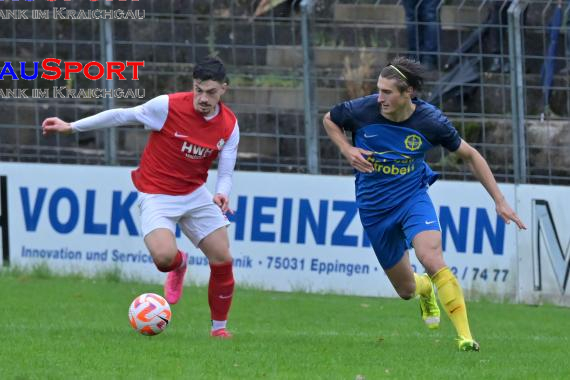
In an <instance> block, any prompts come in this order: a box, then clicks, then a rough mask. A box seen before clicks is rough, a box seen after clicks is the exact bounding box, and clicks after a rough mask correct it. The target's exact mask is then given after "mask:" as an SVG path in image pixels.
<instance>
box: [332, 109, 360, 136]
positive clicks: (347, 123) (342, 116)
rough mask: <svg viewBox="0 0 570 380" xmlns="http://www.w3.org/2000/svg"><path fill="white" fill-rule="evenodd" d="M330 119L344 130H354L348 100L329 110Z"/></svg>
mask: <svg viewBox="0 0 570 380" xmlns="http://www.w3.org/2000/svg"><path fill="white" fill-rule="evenodd" d="M330 115H331V120H332V122H333V123H335V124H336V125H338V126H339V127H340V128H342V129H344V130H346V131H351V132H352V131H354V130H355V127H354V126H355V123H354V117H353V115H352V103H351V102H350V101H348V102H344V103H340V104H337V105H336V106H334V107H333V109H331V111H330Z"/></svg>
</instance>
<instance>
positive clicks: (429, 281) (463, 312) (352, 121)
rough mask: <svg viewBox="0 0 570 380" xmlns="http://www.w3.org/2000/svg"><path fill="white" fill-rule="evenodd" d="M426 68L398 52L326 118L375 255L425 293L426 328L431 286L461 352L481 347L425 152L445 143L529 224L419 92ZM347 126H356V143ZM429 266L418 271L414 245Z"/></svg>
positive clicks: (401, 287)
mask: <svg viewBox="0 0 570 380" xmlns="http://www.w3.org/2000/svg"><path fill="white" fill-rule="evenodd" d="M423 73H424V68H423V67H422V66H421V65H420V64H419V63H418V62H416V61H413V60H411V59H408V58H403V57H399V58H396V59H394V60H393V61H392V62H391V64H390V65H388V66H386V67H385V68H384V69H382V71H381V73H380V76H379V78H378V94H374V95H369V96H365V97H363V98H358V99H354V100H350V101H347V102H344V103H341V104H338V105H336V106H335V107H334V108H333V109H332V110H331V111H330V112H329V113H327V114H326V115H325V117H324V119H323V124H324V127H325V130H326V132H327V134H328V136H329V137H330V139H331V140H332V141H333V142H334V143H335V144H336V145H337V147H338V148H339V149H340V151H341V153H342V154H343V156H344V157H345V158H346V159H347V160H348V162H349V163H350V165H351V166H352V167H353V168H354V169H356V170H355V172H356V183H355V185H356V203H357V207H358V210H359V214H360V219H361V221H362V225H363V226H364V229H365V231H366V234H367V235H368V237H369V238H370V241H371V243H372V247H373V249H374V252H375V253H376V257H377V258H378V261H379V262H380V265H382V268H383V269H384V271H385V273H386V275H387V276H388V278H389V280H390V282H391V283H392V285H393V286H394V289H395V290H396V292H397V293H398V295H399V296H400V297H401V298H403V299H405V300H408V299H411V298H414V297H415V296H419V298H420V309H421V313H422V319H423V320H424V322H425V323H426V325H427V327H429V328H431V329H434V328H438V327H439V321H440V311H439V307H438V305H437V300H436V297H435V292H434V289H433V285H435V287H436V288H437V294H438V296H439V300H440V303H441V305H442V306H443V308H444V309H445V311H446V313H447V315H448V316H449V318H450V319H451V321H452V322H453V325H454V326H455V329H456V331H457V335H458V338H457V340H458V346H459V349H460V350H462V351H479V344H478V343H477V342H476V341H475V340H474V339H473V337H472V335H471V331H470V329H469V322H468V320H467V309H466V307H465V300H464V298H463V292H462V290H461V285H460V284H459V282H458V281H457V278H456V277H455V276H454V275H453V273H452V272H451V271H450V269H449V268H448V267H447V266H446V264H445V262H444V260H443V253H442V247H441V230H440V226H439V220H438V218H437V214H436V212H435V208H434V206H433V203H432V201H431V199H430V197H429V195H428V193H427V190H428V187H429V186H430V185H431V184H433V183H434V182H435V180H436V179H437V174H436V173H434V172H433V171H432V170H431V169H430V167H429V166H428V165H427V163H426V162H425V160H424V159H425V154H426V152H427V151H428V150H430V149H431V148H433V147H435V146H437V145H441V146H443V147H444V148H446V149H447V150H449V151H450V152H454V153H455V154H457V155H458V156H459V157H460V158H461V159H463V161H464V162H466V163H467V164H468V166H469V167H470V169H471V172H472V173H473V175H474V176H475V177H476V178H477V179H478V180H479V181H480V182H481V184H482V185H483V186H484V187H485V189H486V190H487V192H488V193H489V195H490V196H491V197H492V198H493V200H494V201H495V206H496V211H497V213H498V214H499V215H500V216H501V218H502V219H503V220H504V221H505V222H506V223H507V224H508V223H510V221H513V222H515V224H516V225H517V226H518V227H519V228H521V229H526V227H525V225H524V224H523V223H522V221H521V220H520V219H519V217H518V216H517V214H516V213H515V212H514V211H513V209H512V208H511V207H510V206H509V204H508V203H507V201H506V200H505V198H504V196H503V194H502V193H501V191H500V190H499V187H498V186H497V182H496V181H495V178H494V177H493V173H492V172H491V169H490V168H489V165H488V164H487V162H486V161H485V159H484V158H483V157H482V156H481V155H480V154H479V152H477V150H475V149H474V148H473V147H471V146H470V145H469V144H468V143H467V142H465V141H464V140H462V139H461V138H460V137H459V135H458V133H457V131H456V130H455V128H454V127H453V126H452V125H451V123H450V122H449V120H448V119H447V118H446V117H445V116H444V115H443V113H442V112H441V110H439V109H438V108H436V107H434V106H433V105H431V104H428V103H426V102H424V101H423V100H420V99H418V98H416V97H415V96H414V93H415V91H417V90H420V89H421V86H422V84H423V80H424V78H423ZM344 131H350V132H351V133H352V142H353V145H351V144H350V143H349V141H348V139H347V138H346V136H345V134H344ZM412 247H413V248H414V251H415V254H416V257H417V258H418V260H419V261H420V263H421V264H422V265H423V266H424V268H425V270H426V272H427V273H425V274H423V275H419V274H417V273H414V272H413V271H412V267H411V265H410V258H409V254H408V250H409V249H410V248H412Z"/></svg>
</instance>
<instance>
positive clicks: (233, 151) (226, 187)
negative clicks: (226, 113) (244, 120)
mask: <svg viewBox="0 0 570 380" xmlns="http://www.w3.org/2000/svg"><path fill="white" fill-rule="evenodd" d="M238 143H239V125H238V123H237V120H236V124H235V126H234V130H233V132H232V134H231V136H230V138H229V139H228V141H227V142H226V144H225V145H224V147H223V148H222V150H221V151H220V158H219V160H218V180H217V182H216V194H224V195H227V196H229V195H230V191H231V189H232V177H233V174H234V167H235V166H236V159H237V150H238Z"/></svg>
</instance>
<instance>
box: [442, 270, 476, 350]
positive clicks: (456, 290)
mask: <svg viewBox="0 0 570 380" xmlns="http://www.w3.org/2000/svg"><path fill="white" fill-rule="evenodd" d="M432 281H433V283H434V284H435V287H436V288H437V294H438V296H439V301H440V302H441V304H442V305H443V308H444V309H445V311H446V313H447V315H448V316H449V319H451V322H452V323H453V325H454V326H455V330H457V334H458V335H461V336H462V337H464V338H466V339H473V337H472V336H471V331H470V330H469V321H468V320H467V308H466V307H465V300H464V298H463V291H462V290H461V285H459V281H457V278H455V276H454V275H453V273H451V271H450V270H449V268H448V267H443V268H442V269H440V270H439V271H438V272H437V273H436V274H434V275H433V276H432Z"/></svg>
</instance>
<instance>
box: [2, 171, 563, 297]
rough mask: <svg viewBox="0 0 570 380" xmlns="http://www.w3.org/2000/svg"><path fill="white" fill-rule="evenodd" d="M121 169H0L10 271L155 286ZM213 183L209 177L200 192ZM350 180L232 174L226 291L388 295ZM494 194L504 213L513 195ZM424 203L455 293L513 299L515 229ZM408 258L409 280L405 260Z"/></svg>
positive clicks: (197, 275)
mask: <svg viewBox="0 0 570 380" xmlns="http://www.w3.org/2000/svg"><path fill="white" fill-rule="evenodd" d="M130 171H131V169H130V168H120V167H93V166H73V165H41V164H9V163H1V164H0V175H1V176H4V177H5V178H6V184H7V196H8V202H7V204H8V210H7V211H8V219H9V225H8V228H9V244H10V249H9V251H10V255H9V256H10V265H18V266H24V267H26V266H30V265H34V264H38V263H42V262H45V263H47V265H49V266H50V268H52V269H53V270H55V271H59V272H83V273H86V274H93V273H95V272H97V271H106V270H117V269H118V270H120V271H121V273H122V274H123V275H124V276H125V277H132V278H137V279H141V280H145V281H149V282H162V281H163V279H164V275H163V274H162V273H160V272H158V270H156V269H155V267H154V265H153V263H152V260H151V258H150V256H149V255H148V251H147V250H146V248H145V246H144V242H143V239H142V236H140V228H139V215H138V206H137V193H136V190H135V189H134V187H133V185H132V183H131V181H130ZM215 178H216V173H215V171H214V172H212V173H211V174H210V179H209V182H208V187H210V188H213V185H214V183H215ZM353 182H354V180H353V178H352V177H336V176H310V175H292V174H274V173H271V174H268V173H253V172H236V173H235V175H234V187H233V192H232V197H231V201H232V207H233V208H234V209H235V210H236V212H235V214H234V216H233V217H232V218H231V219H232V224H231V226H230V227H229V236H230V242H231V249H232V254H233V256H234V260H235V261H234V263H235V275H236V280H237V282H238V283H241V284H242V285H243V284H248V285H254V286H256V287H260V288H263V289H274V290H281V291H291V290H303V291H309V292H335V293H343V294H353V295H369V296H396V293H395V291H394V290H393V289H392V286H391V285H390V283H389V281H388V280H387V277H386V276H385V275H384V273H383V271H382V269H381V267H380V266H379V264H378V262H377V260H376V257H375V255H374V253H373V251H372V248H371V247H370V243H369V241H368V239H367V237H366V236H365V234H364V232H363V230H362V226H361V224H360V220H359V217H358V213H357V210H356V206H355V202H354V184H353ZM501 189H502V191H503V193H504V194H505V197H506V198H507V200H508V201H509V202H510V203H511V204H513V205H514V204H515V187H514V186H513V185H503V186H501ZM430 195H431V197H432V199H433V201H434V204H435V206H436V210H437V212H438V215H439V219H440V224H441V227H442V233H443V248H444V258H445V260H446V262H447V264H448V266H449V267H451V268H452V270H453V272H454V273H455V274H456V275H457V277H458V278H459V280H460V282H461V283H462V285H463V286H464V290H465V292H466V293H467V294H471V295H487V296H491V297H494V298H500V299H506V300H512V301H514V300H515V299H516V297H517V290H520V289H518V287H519V284H520V281H519V279H518V270H519V268H520V267H519V257H518V254H517V242H518V243H519V244H520V242H521V241H522V240H521V238H520V236H519V237H517V235H520V233H519V234H517V232H516V227H515V226H514V225H513V224H511V225H505V224H504V223H503V222H502V220H500V219H499V218H498V217H497V215H496V213H495V210H494V204H493V202H492V200H491V199H490V197H489V196H488V195H487V193H486V192H485V190H484V189H483V187H482V186H481V185H480V184H478V183H470V182H445V181H439V182H436V184H435V185H434V186H433V187H432V188H431V189H430ZM527 220H530V219H527ZM566 222H567V221H566ZM566 225H567V224H566ZM566 231H568V229H567V228H566ZM517 239H518V240H517ZM567 240H568V239H566V241H567ZM178 242H179V245H180V248H181V249H183V250H186V251H187V252H188V253H189V255H190V269H189V275H188V278H189V281H191V282H195V283H198V284H205V283H206V282H207V280H208V276H209V268H208V266H207V262H206V260H204V258H203V255H202V254H201V253H200V251H199V250H197V249H196V248H194V247H193V246H192V245H191V243H190V242H189V241H188V240H187V239H186V238H185V237H184V236H183V235H182V236H181V237H180V238H179V239H178ZM411 258H412V265H414V266H415V267H416V268H417V270H418V271H421V270H422V268H421V266H420V265H419V263H418V261H417V259H416V258H415V256H414V255H413V252H412V254H411Z"/></svg>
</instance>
